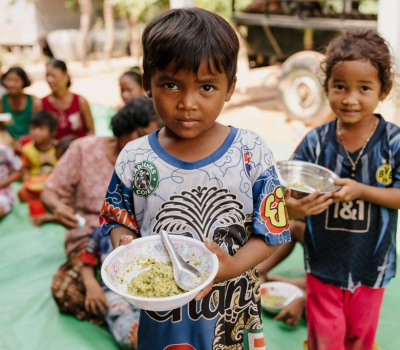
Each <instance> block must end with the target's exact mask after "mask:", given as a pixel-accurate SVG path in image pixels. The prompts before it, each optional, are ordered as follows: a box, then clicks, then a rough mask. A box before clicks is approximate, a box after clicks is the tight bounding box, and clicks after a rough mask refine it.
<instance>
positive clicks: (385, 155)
mask: <svg viewBox="0 0 400 350" xmlns="http://www.w3.org/2000/svg"><path fill="white" fill-rule="evenodd" d="M392 62H393V61H392V58H391V54H390V50H389V48H388V46H387V44H386V42H385V41H384V39H383V38H382V37H380V36H379V35H378V34H377V33H376V32H374V31H372V30H358V31H346V32H343V33H341V34H340V35H339V36H337V37H336V38H335V39H334V40H332V41H331V43H330V44H329V45H328V48H327V52H326V59H325V62H324V70H325V73H326V77H325V81H324V87H325V92H326V95H327V97H328V100H329V103H330V106H331V108H332V111H333V112H334V113H335V114H336V116H337V119H336V120H333V121H331V122H330V123H327V124H324V125H322V126H320V127H318V128H316V129H314V130H312V131H310V132H309V133H308V134H307V135H306V137H305V138H304V140H303V141H302V142H301V143H300V145H299V147H298V148H297V150H296V152H295V154H294V159H295V160H302V161H307V162H311V163H315V164H318V165H321V166H324V167H326V168H329V169H330V170H332V171H334V172H335V173H336V174H337V175H338V176H339V177H340V179H337V180H335V185H338V186H340V187H341V189H340V190H339V191H337V192H333V193H332V194H331V199H329V200H328V201H332V200H333V204H332V205H330V206H329V207H328V209H327V210H325V211H323V212H322V213H321V214H319V215H312V216H307V217H306V231H305V236H304V252H305V261H306V270H307V274H306V289H307V325H308V348H309V349H310V350H316V349H318V350H343V349H351V350H371V349H372V348H373V346H374V339H375V334H376V330H377V326H378V320H379V311H380V307H381V304H382V299H383V294H384V291H385V287H386V286H387V285H388V283H389V281H390V280H391V279H392V278H393V277H394V276H395V272H396V231H397V219H398V209H399V208H400V128H399V127H398V126H396V125H394V124H392V123H388V122H386V121H385V120H384V119H383V117H382V116H381V115H379V114H374V111H375V109H376V107H377V105H378V103H379V101H383V100H384V99H385V98H386V96H387V95H388V94H389V92H390V90H391V88H392V85H393V69H392ZM292 202H294V203H292ZM287 204H288V207H295V206H296V205H297V203H296V200H295V199H293V198H291V199H289V198H288V199H287Z"/></svg>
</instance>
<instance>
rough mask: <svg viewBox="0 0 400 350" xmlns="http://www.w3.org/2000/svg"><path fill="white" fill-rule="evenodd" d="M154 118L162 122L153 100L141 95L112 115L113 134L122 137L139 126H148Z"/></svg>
mask: <svg viewBox="0 0 400 350" xmlns="http://www.w3.org/2000/svg"><path fill="white" fill-rule="evenodd" d="M152 120H155V121H157V122H158V123H160V122H159V118H158V115H157V113H156V111H155V109H154V106H153V101H152V100H151V99H149V98H148V97H146V96H139V97H137V98H135V99H134V100H132V101H130V102H129V103H128V104H127V105H126V106H124V107H122V108H121V109H120V110H119V111H118V113H117V114H116V115H114V117H112V119H111V123H110V125H111V129H112V131H113V134H114V135H115V136H116V137H120V136H122V135H126V134H130V133H132V132H134V131H135V130H136V128H138V127H139V128H140V127H141V128H145V127H147V126H148V125H149V123H150V121H152Z"/></svg>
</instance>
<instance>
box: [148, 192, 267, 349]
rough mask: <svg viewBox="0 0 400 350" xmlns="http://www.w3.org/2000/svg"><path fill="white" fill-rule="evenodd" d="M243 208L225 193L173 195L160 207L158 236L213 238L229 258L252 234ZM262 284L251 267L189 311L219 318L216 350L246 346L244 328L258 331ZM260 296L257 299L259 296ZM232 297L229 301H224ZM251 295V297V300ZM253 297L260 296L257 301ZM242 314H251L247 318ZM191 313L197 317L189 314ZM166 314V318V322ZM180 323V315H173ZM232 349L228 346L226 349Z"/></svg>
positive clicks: (197, 316)
mask: <svg viewBox="0 0 400 350" xmlns="http://www.w3.org/2000/svg"><path fill="white" fill-rule="evenodd" d="M242 209H243V205H242V204H241V203H240V202H239V201H237V199H236V195H235V194H233V193H230V192H229V191H228V190H227V189H224V188H217V187H211V188H207V187H200V186H198V187H197V188H194V189H192V190H191V191H190V192H189V191H183V192H182V193H181V194H176V195H173V196H171V197H170V198H169V200H168V201H167V202H165V203H164V204H163V205H162V206H161V210H160V212H159V213H158V214H157V216H156V224H155V227H154V231H155V232H160V231H161V230H165V231H167V232H169V233H173V234H181V235H185V236H189V237H193V238H196V239H199V240H201V241H203V242H204V240H205V239H206V238H210V239H212V240H214V241H215V242H216V243H218V245H219V246H221V247H222V248H223V249H224V250H225V251H226V252H228V253H229V254H230V255H234V254H235V253H236V252H237V251H238V250H239V249H240V247H242V246H243V245H244V244H245V243H246V242H247V241H248V239H249V238H250V236H251V234H252V219H253V216H252V215H247V216H246V215H245V214H244V213H243V211H242ZM258 286H259V280H258V277H257V272H256V269H255V268H253V269H251V270H249V271H247V272H246V273H244V274H242V275H240V276H238V277H237V278H236V279H234V280H229V281H227V282H225V283H222V284H219V285H216V286H214V288H213V292H211V293H210V294H209V295H208V296H207V297H205V298H204V299H203V300H202V307H201V311H200V312H198V311H196V306H195V305H196V302H195V301H193V302H191V303H190V304H189V305H192V304H193V303H194V306H193V307H190V306H189V317H190V318H193V319H198V318H199V317H200V316H202V317H205V318H209V319H213V318H214V317H215V316H216V315H218V314H219V315H224V316H220V317H219V318H218V320H217V321H216V325H215V327H214V332H215V334H214V335H215V337H214V344H213V349H225V348H226V346H227V345H229V346H232V348H235V347H234V346H236V345H238V344H241V343H242V342H243V336H244V330H245V329H260V328H261V324H260V319H259V314H258V310H259V308H258V305H257V303H258V301H259V300H260V296H259V288H258ZM257 295H258V297H257ZM225 296H230V297H229V300H224V298H225ZM252 296H253V297H252ZM254 296H256V297H255V298H254ZM244 310H250V312H249V313H244V312H243V311H244ZM191 312H193V314H191ZM148 315H149V316H150V317H152V318H153V319H156V320H159V321H161V319H160V318H159V317H158V316H157V314H156V313H151V312H148ZM165 317H166V315H164V316H163V320H165V319H166V318H165ZM170 317H172V318H174V317H175V319H173V321H175V322H177V321H178V319H179V320H180V319H181V317H182V316H181V315H176V314H174V315H172V314H171V315H170ZM228 348H229V347H228Z"/></svg>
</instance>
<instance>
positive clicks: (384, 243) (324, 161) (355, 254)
mask: <svg viewBox="0 0 400 350" xmlns="http://www.w3.org/2000/svg"><path fill="white" fill-rule="evenodd" d="M376 117H377V118H379V119H380V123H379V125H378V128H377V130H376V131H375V134H374V135H373V136H372V138H371V140H370V141H369V142H368V144H367V147H366V149H365V150H364V153H363V155H362V156H361V158H360V161H359V162H358V164H357V167H356V172H355V178H354V179H355V180H356V181H357V182H360V183H363V184H366V185H369V186H376V187H380V188H392V187H395V188H400V129H399V128H398V127H397V126H396V125H394V124H391V123H387V122H386V121H385V120H384V119H383V118H382V117H381V116H379V115H377V116H376ZM359 151H360V150H357V151H355V152H354V153H350V156H351V157H352V159H353V161H354V160H355V159H356V158H357V156H358V154H359ZM293 159H295V160H303V161H306V162H310V163H315V164H318V165H321V166H323V167H326V168H328V169H330V170H332V171H333V172H335V173H336V174H337V175H339V177H341V178H350V172H351V167H352V164H351V163H350V161H349V159H348V158H347V155H346V153H345V151H344V149H343V146H342V145H341V144H339V142H338V140H337V137H336V120H334V121H332V122H330V123H328V124H324V125H322V126H320V127H318V128H316V129H314V130H312V131H310V132H309V133H308V134H307V136H306V137H305V138H304V140H303V141H302V142H301V143H300V145H299V147H298V149H297V150H296V152H295V154H294V157H293ZM397 216H398V211H397V210H395V209H389V208H386V207H383V206H379V205H377V204H373V203H369V202H366V201H364V200H360V199H356V200H353V201H350V202H340V203H334V204H332V205H331V206H330V207H329V208H328V209H327V210H326V211H325V212H324V213H322V214H319V215H314V216H310V217H307V219H306V223H307V229H306V235H305V238H304V243H305V245H304V250H305V265H306V270H307V272H309V273H311V274H313V275H314V276H316V277H318V278H319V279H321V280H322V281H323V282H325V283H329V284H334V285H337V286H339V287H341V288H344V289H349V290H354V289H355V288H357V287H358V286H360V285H364V286H368V287H372V288H379V287H384V286H386V285H387V284H388V283H389V280H390V279H391V278H392V277H394V275H395V271H396V231H397Z"/></svg>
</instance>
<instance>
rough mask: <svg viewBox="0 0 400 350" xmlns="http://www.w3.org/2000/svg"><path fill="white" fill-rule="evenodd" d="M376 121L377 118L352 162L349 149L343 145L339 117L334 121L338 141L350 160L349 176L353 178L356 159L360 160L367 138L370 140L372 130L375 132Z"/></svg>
mask: <svg viewBox="0 0 400 350" xmlns="http://www.w3.org/2000/svg"><path fill="white" fill-rule="evenodd" d="M378 121H379V119H378V118H376V120H375V123H374V126H373V128H372V131H371V134H370V135H369V136H368V138H367V140H366V141H365V143H364V145H363V146H362V147H361V150H360V152H359V153H358V156H357V158H356V161H355V162H354V161H353V159H352V158H351V157H350V154H349V151H348V150H347V149H346V147H345V146H344V143H343V139H342V129H341V128H340V119H338V120H337V123H336V132H337V135H338V137H339V142H340V144H341V145H342V147H343V149H344V151H345V152H346V155H347V158H348V159H349V161H350V163H351V174H350V176H351V177H352V178H354V176H355V172H356V167H357V164H358V161H359V160H360V158H361V156H362V154H363V153H364V150H365V147H367V144H368V142H369V140H371V137H372V135H373V134H374V132H375V130H376V127H377V125H378Z"/></svg>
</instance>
